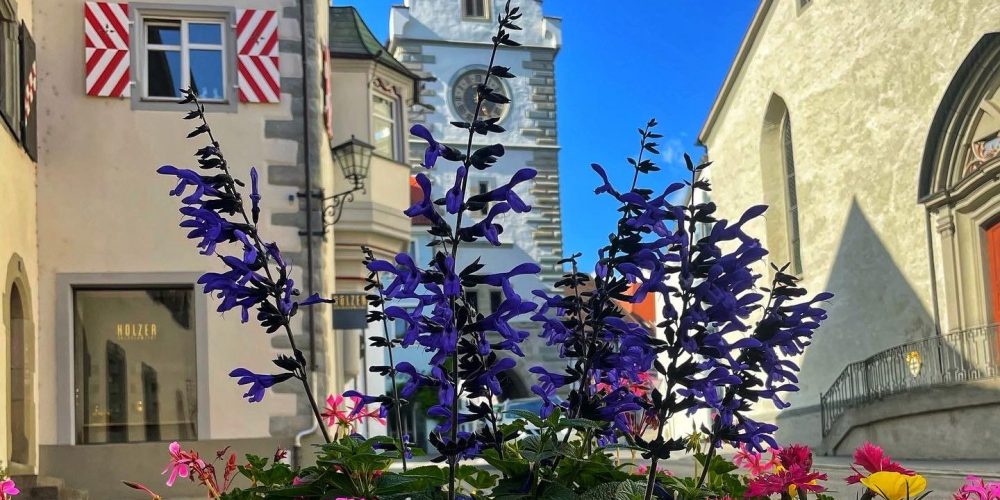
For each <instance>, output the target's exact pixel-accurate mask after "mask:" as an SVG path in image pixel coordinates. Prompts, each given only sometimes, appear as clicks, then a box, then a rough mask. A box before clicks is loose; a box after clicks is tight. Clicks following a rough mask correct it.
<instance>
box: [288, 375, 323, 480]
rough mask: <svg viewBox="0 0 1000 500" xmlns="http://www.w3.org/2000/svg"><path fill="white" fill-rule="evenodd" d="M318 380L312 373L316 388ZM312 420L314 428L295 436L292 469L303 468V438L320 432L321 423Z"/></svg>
mask: <svg viewBox="0 0 1000 500" xmlns="http://www.w3.org/2000/svg"><path fill="white" fill-rule="evenodd" d="M318 378H319V377H317V376H316V374H315V372H314V373H312V379H313V380H312V383H313V387H316V382H317V379H318ZM311 420H312V427H310V428H308V429H303V430H301V431H299V433H298V434H296V435H295V445H294V449H293V450H292V467H301V466H302V438H304V437H306V436H311V435H313V434H316V431H318V430H319V422H318V421H317V420H316V419H315V418H313V419H311Z"/></svg>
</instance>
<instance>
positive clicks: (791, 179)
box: [781, 110, 802, 274]
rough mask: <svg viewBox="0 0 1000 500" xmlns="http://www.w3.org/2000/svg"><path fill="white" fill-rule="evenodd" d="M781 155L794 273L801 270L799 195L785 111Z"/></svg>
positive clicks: (790, 135) (790, 127)
mask: <svg viewBox="0 0 1000 500" xmlns="http://www.w3.org/2000/svg"><path fill="white" fill-rule="evenodd" d="M781 142H782V144H781V145H782V155H781V165H782V166H783V167H784V169H785V196H786V200H787V203H788V206H787V212H786V213H787V215H788V248H789V249H790V252H789V253H790V255H789V260H790V261H791V263H792V270H793V271H794V272H795V273H796V274H800V273H801V272H802V244H801V238H800V236H799V197H798V194H796V192H795V153H794V151H793V148H792V119H791V118H789V116H788V111H787V110H786V111H785V118H784V119H783V120H782V121H781Z"/></svg>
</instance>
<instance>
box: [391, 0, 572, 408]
mask: <svg viewBox="0 0 1000 500" xmlns="http://www.w3.org/2000/svg"><path fill="white" fill-rule="evenodd" d="M503 7H504V1H502V0H461V1H459V0H407V1H406V2H404V5H402V6H396V7H393V9H392V13H391V16H390V30H389V31H390V39H389V50H390V52H391V53H392V54H393V55H394V56H395V57H396V59H398V60H399V61H401V62H402V63H403V64H405V65H406V66H407V67H408V68H410V69H411V70H412V71H414V72H415V73H417V74H418V75H421V76H422V77H424V78H425V79H426V80H425V81H424V82H423V84H422V91H421V95H420V102H421V105H417V106H414V107H413V108H411V110H410V120H409V121H410V123H420V124H423V125H425V126H426V127H427V128H428V129H429V130H430V131H431V133H432V134H433V135H434V137H435V138H436V139H437V140H439V141H441V142H442V143H444V144H447V145H449V146H452V147H455V148H459V149H461V150H463V151H464V150H465V146H466V143H467V140H468V132H467V131H465V130H463V129H459V128H456V127H454V126H452V125H451V124H450V122H453V121H471V119H472V116H471V115H472V113H473V112H474V110H475V86H476V84H478V83H481V82H482V79H483V76H484V74H485V69H486V67H487V64H488V63H489V61H490V52H491V50H492V41H491V37H492V36H493V35H494V34H495V33H496V29H497V17H498V15H500V14H502V12H503ZM518 7H519V8H520V12H521V13H522V17H521V18H520V19H519V20H518V21H517V24H518V25H519V26H521V27H522V28H523V30H522V31H517V32H515V33H513V38H514V39H515V40H516V41H517V42H519V43H520V44H521V46H519V47H501V48H500V49H499V51H498V52H497V55H496V61H495V64H497V65H500V66H507V67H510V72H511V73H513V74H515V75H516V78H512V79H506V80H503V81H502V82H498V81H497V79H491V80H490V85H491V86H492V87H496V86H497V85H501V86H502V87H501V88H500V89H499V90H500V91H502V92H503V93H504V94H505V95H507V96H508V97H510V98H511V103H510V104H508V105H505V106H498V107H494V108H489V109H487V110H486V112H487V113H489V116H491V117H500V121H499V122H498V123H499V125H500V126H502V127H503V128H504V129H506V131H505V132H503V133H499V134H490V135H489V136H486V137H483V136H479V135H477V136H476V138H475V142H474V144H473V148H474V149H475V148H477V147H482V146H485V145H487V144H494V143H502V144H503V145H504V146H505V148H506V154H505V155H504V157H503V158H501V159H500V161H499V162H498V163H497V165H496V166H494V167H492V168H490V169H488V170H485V171H478V170H473V172H471V173H470V177H469V184H468V186H469V191H470V194H475V193H478V192H484V191H487V190H490V189H493V188H495V187H497V186H498V185H501V184H504V183H506V182H507V180H508V179H509V178H510V176H511V175H513V174H514V173H515V172H517V171H518V170H520V169H522V168H524V167H531V168H534V169H536V170H537V171H538V175H537V176H536V177H535V179H534V180H532V181H529V182H526V183H523V184H521V185H520V186H519V187H518V189H517V192H518V194H519V195H520V196H521V197H522V198H523V199H524V200H525V201H526V202H527V203H528V204H530V205H531V206H532V210H531V212H530V213H528V214H515V213H508V214H505V215H503V216H501V217H498V218H497V220H498V221H499V222H500V224H501V225H503V226H504V232H503V234H501V237H500V240H501V243H502V244H501V245H500V246H491V245H489V244H488V243H485V242H483V243H481V244H480V243H477V244H474V245H471V246H467V247H464V248H465V250H464V251H463V252H460V253H459V266H460V267H461V266H463V265H465V264H467V263H469V262H471V261H473V260H474V259H476V258H480V259H481V260H482V263H484V264H485V265H486V271H487V272H489V271H496V272H499V271H507V270H509V269H511V268H512V267H514V266H515V265H517V264H519V263H522V262H527V261H531V262H535V263H538V264H539V265H540V266H541V268H542V272H541V274H540V276H537V277H535V276H528V277H520V278H518V279H515V280H514V286H515V288H516V290H517V293H519V294H521V295H522V296H524V297H531V292H532V291H533V290H536V289H551V288H552V285H553V284H554V283H555V281H557V280H558V279H559V277H560V276H561V275H562V273H563V271H562V266H561V265H560V264H558V262H559V260H561V259H562V257H563V254H562V228H561V224H562V217H561V213H560V206H559V164H558V154H559V144H558V136H557V133H556V95H555V58H556V55H557V54H558V52H559V49H560V47H561V44H562V35H561V28H560V20H559V19H558V18H553V17H546V16H545V15H544V13H543V12H542V2H541V1H540V0H527V1H523V2H520V3H519V5H518ZM409 140H410V147H409V150H410V159H409V163H410V164H411V165H413V168H414V173H416V172H417V171H425V172H426V174H427V175H429V176H430V178H431V181H432V183H433V184H434V189H435V196H439V195H443V193H444V190H445V189H447V187H448V186H451V185H453V184H454V180H455V167H454V165H450V164H448V163H447V162H441V163H440V164H439V165H438V167H436V168H434V169H432V170H429V171H426V170H425V169H423V167H420V166H419V165H420V163H421V160H422V155H423V150H424V147H425V146H426V144H424V143H423V142H422V140H421V139H419V138H416V137H410V139H409ZM439 193H440V194H439ZM477 216H478V215H477V214H473V217H474V218H475V217H477ZM425 229H426V227H425V226H424V227H422V226H420V225H419V224H414V226H413V238H412V243H411V250H412V251H413V252H414V253H415V257H416V258H417V261H418V262H426V261H427V260H428V259H429V257H430V256H431V255H430V253H429V249H428V248H427V247H426V244H427V243H428V242H429V241H430V240H429V238H430V236H429V235H427V234H426V233H425V232H424V230H425ZM468 293H470V294H473V293H474V294H475V295H476V301H477V303H478V306H479V310H480V311H484V312H488V311H491V310H492V307H491V304H495V303H498V302H499V300H500V295H499V293H500V291H499V289H495V290H493V289H488V288H484V289H481V290H475V291H469V292H468ZM522 328H525V329H528V330H529V331H532V330H531V325H522ZM533 333H534V332H533ZM532 337H536V336H535V335H532ZM524 350H525V353H526V355H527V359H525V360H523V361H520V362H519V363H518V367H517V369H516V370H515V371H516V373H517V375H515V376H514V377H512V378H515V379H516V380H512V381H511V384H512V388H511V391H510V392H511V397H515V398H516V397H528V396H530V390H529V388H530V386H531V384H532V382H531V379H530V378H529V376H530V374H528V373H527V368H528V367H530V366H532V365H534V364H538V363H546V364H549V363H556V362H558V358H555V357H554V356H555V353H554V351H553V352H552V353H551V354H545V351H546V350H545V349H544V344H543V343H542V342H540V341H538V340H537V339H536V340H534V341H531V342H529V345H526V346H525V348H524ZM550 351H551V350H550ZM410 356H415V357H416V358H418V359H413V360H411V361H412V362H414V364H415V365H416V366H421V364H418V363H419V362H420V361H421V360H422V358H420V356H419V354H418V353H412V354H411V353H407V357H408V358H409V357H410ZM550 358H552V359H550ZM408 360H409V359H408ZM556 366H558V367H561V363H560V364H559V365H556Z"/></svg>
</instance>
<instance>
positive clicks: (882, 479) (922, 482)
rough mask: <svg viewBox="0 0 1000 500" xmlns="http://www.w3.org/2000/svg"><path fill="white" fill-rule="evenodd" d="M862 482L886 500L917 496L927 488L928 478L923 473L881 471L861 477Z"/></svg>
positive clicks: (903, 499) (901, 499)
mask: <svg viewBox="0 0 1000 500" xmlns="http://www.w3.org/2000/svg"><path fill="white" fill-rule="evenodd" d="M861 484H863V485H865V486H867V487H868V489H870V490H872V491H874V492H875V493H876V494H878V496H880V497H882V498H885V499H886V500H906V499H907V498H916V496H917V495H919V494H920V493H921V492H922V491H924V490H925V489H927V480H926V479H924V477H923V476H921V475H914V476H907V475H906V474H901V473H899V472H889V471H881V472H876V473H874V474H872V475H870V476H868V477H863V478H861Z"/></svg>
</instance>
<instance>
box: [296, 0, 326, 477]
mask: <svg viewBox="0 0 1000 500" xmlns="http://www.w3.org/2000/svg"><path fill="white" fill-rule="evenodd" d="M308 1H309V0H299V35H300V36H299V38H300V39H301V45H302V47H301V48H302V148H303V162H304V164H305V165H304V167H305V191H306V196H305V200H306V207H305V209H306V231H305V232H306V279H305V281H306V287H305V288H306V296H307V297H308V296H309V295H312V293H313V238H314V236H313V224H312V222H313V208H312V202H313V185H312V154H311V151H310V149H309V148H310V141H309V133H310V130H309V123H310V120H309V64H308V62H307V61H308V60H309V59H308V50H307V44H308V43H309V39H308V38H307V37H306V32H307V30H306V22H307V21H308V20H309V19H310V18H309V17H307V16H306V2H308ZM305 310H306V323H307V325H308V328H309V329H308V334H309V367H308V372H309V376H310V378H311V379H312V387H313V388H315V387H318V386H317V382H318V380H317V379H318V377H317V376H316V369H315V366H316V332H315V330H314V328H313V327H314V325H315V316H314V315H313V308H312V307H307V308H305ZM310 420H312V426H311V427H309V428H308V429H304V430H302V431H300V432H299V433H298V434H296V435H295V450H294V452H293V457H292V462H293V463H294V464H298V463H301V461H302V457H301V456H300V455H301V453H302V438H303V437H305V436H308V435H311V434H315V433H316V431H318V430H319V422H318V421H316V419H315V418H310Z"/></svg>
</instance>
